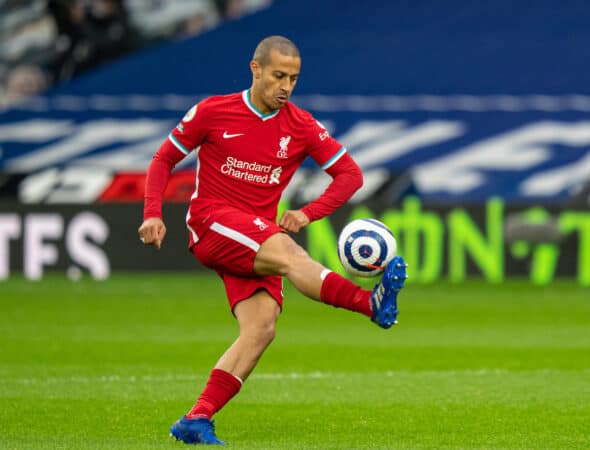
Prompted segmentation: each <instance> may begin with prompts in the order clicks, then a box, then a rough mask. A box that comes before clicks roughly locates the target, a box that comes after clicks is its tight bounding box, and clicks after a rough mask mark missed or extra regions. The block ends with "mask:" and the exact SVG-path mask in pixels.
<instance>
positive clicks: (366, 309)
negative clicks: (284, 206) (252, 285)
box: [254, 233, 407, 328]
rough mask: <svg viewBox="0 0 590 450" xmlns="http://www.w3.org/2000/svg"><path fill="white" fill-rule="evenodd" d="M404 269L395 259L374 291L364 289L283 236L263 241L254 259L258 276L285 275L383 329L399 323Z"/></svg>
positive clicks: (310, 294)
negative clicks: (399, 293) (398, 307)
mask: <svg viewBox="0 0 590 450" xmlns="http://www.w3.org/2000/svg"><path fill="white" fill-rule="evenodd" d="M398 265H399V267H398ZM405 268H406V264H405V263H404V261H403V259H402V258H401V257H396V259H394V261H392V263H390V264H389V265H388V267H387V269H386V270H385V272H384V274H383V278H382V280H381V281H380V282H379V283H378V284H377V285H376V286H375V288H374V289H373V290H372V291H369V290H365V289H362V288H361V287H359V286H357V285H356V284H354V283H352V282H351V281H350V280H348V279H346V278H344V277H342V276H340V275H339V274H337V273H334V272H332V271H330V270H328V269H326V268H325V267H324V266H322V265H321V264H320V263H318V262H317V261H314V260H313V259H312V258H311V257H310V256H309V255H308V253H307V252H306V251H305V250H304V249H303V248H302V247H301V246H299V245H298V244H297V243H296V242H295V241H294V240H293V239H292V238H291V237H289V236H288V235H287V234H284V233H277V234H274V235H273V236H271V237H269V238H268V239H267V240H266V241H264V242H263V243H262V245H261V246H260V250H259V251H258V253H257V255H256V258H255V260H254V270H255V272H256V273H258V274H261V275H271V274H272V275H282V276H284V277H286V278H287V279H288V280H289V281H290V282H291V283H292V284H293V286H295V288H296V289H297V290H299V291H300V292H301V293H303V294H304V295H306V296H307V297H309V298H311V299H314V300H319V301H321V302H323V303H326V304H329V305H332V306H335V307H339V308H345V309H348V310H350V311H356V312H359V313H361V314H364V315H366V316H367V317H370V318H371V320H373V322H375V323H376V324H377V325H379V326H381V327H382V328H389V327H391V326H392V325H393V324H394V323H395V322H396V318H397V314H398V309H397V293H398V292H399V290H400V289H401V288H402V287H403V283H404V281H405V279H406V278H407V275H406V271H405Z"/></svg>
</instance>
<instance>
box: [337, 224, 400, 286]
mask: <svg viewBox="0 0 590 450" xmlns="http://www.w3.org/2000/svg"><path fill="white" fill-rule="evenodd" d="M396 251H397V242H396V240H395V237H394V236H393V233H392V232H391V230H390V229H389V228H388V227H387V226H386V225H385V224H384V223H382V222H379V221H378V220H375V219H356V220H353V221H352V222H350V223H348V224H347V225H346V226H345V227H344V228H343V229H342V231H341V232H340V236H339V237H338V257H339V258H340V262H341V263H342V265H343V266H344V268H345V269H346V271H347V272H348V273H349V274H351V275H354V276H357V277H374V276H377V275H379V274H381V273H382V272H383V271H384V270H385V267H386V266H387V264H388V263H389V262H390V261H391V260H392V259H393V258H394V256H395V254H396Z"/></svg>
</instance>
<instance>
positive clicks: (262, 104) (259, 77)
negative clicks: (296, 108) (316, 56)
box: [250, 50, 301, 114]
mask: <svg viewBox="0 0 590 450" xmlns="http://www.w3.org/2000/svg"><path fill="white" fill-rule="evenodd" d="M250 67H251V69H252V74H253V76H254V78H253V80H254V81H253V83H252V90H251V93H252V98H251V100H252V102H253V103H254V106H256V107H257V108H258V109H259V110H260V112H262V113H263V114H268V113H269V112H271V111H274V110H276V109H279V108H280V107H281V106H283V105H284V104H285V103H287V101H288V100H289V97H290V96H291V93H292V92H293V89H294V88H295V84H296V83H297V77H298V76H299V71H300V70H301V58H298V57H295V56H286V55H283V54H281V53H280V52H279V51H278V50H271V52H270V55H269V62H268V64H266V65H264V66H261V65H259V64H258V63H257V62H256V61H252V62H251V63H250Z"/></svg>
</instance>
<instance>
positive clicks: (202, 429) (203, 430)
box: [170, 416, 225, 445]
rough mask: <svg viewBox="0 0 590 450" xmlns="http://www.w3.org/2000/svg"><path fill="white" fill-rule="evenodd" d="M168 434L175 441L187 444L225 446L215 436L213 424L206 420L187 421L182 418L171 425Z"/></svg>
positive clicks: (184, 417)
mask: <svg viewBox="0 0 590 450" xmlns="http://www.w3.org/2000/svg"><path fill="white" fill-rule="evenodd" d="M170 434H171V435H172V436H174V437H175V438H176V440H177V441H183V442H185V443H187V444H209V445H225V442H223V441H220V440H219V439H217V436H215V430H214V426H213V422H212V421H211V420H209V419H206V418H202V419H187V418H186V416H183V417H181V418H180V419H179V420H178V421H177V422H176V423H175V424H174V425H172V427H171V428H170Z"/></svg>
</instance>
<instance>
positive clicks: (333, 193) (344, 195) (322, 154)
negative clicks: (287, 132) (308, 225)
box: [301, 115, 363, 221]
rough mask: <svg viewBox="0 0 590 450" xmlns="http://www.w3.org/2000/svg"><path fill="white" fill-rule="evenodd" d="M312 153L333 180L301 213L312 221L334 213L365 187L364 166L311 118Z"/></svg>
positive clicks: (309, 146) (309, 126)
mask: <svg viewBox="0 0 590 450" xmlns="http://www.w3.org/2000/svg"><path fill="white" fill-rule="evenodd" d="M307 120H308V122H307V124H306V125H307V126H306V127H305V129H306V130H307V131H308V133H307V145H308V154H309V155H310V156H311V157H312V158H313V159H314V160H315V161H316V162H317V163H318V165H319V166H320V167H321V168H322V169H323V170H324V171H325V172H326V173H328V175H330V176H331V177H332V182H331V183H330V185H329V186H328V187H327V188H326V190H325V191H324V192H323V193H322V194H321V195H320V196H319V197H318V198H317V199H315V200H314V201H312V202H310V203H308V204H307V205H305V206H304V207H303V208H301V210H302V211H303V213H305V215H306V216H307V217H308V218H309V220H310V221H314V220H318V219H321V218H322V217H325V216H327V215H329V214H332V213H333V212H334V211H335V210H336V209H338V208H339V207H340V206H342V205H343V204H344V203H346V202H347V201H348V199H349V198H350V197H351V196H352V195H353V194H354V193H355V192H356V191H357V190H358V189H360V187H361V186H362V184H363V174H362V172H361V169H360V167H359V166H358V165H357V164H356V162H355V161H354V160H353V159H352V158H351V157H350V155H349V154H348V153H347V152H346V148H345V147H344V146H343V145H342V144H340V143H339V142H338V141H337V140H336V139H334V138H333V137H332V136H330V133H329V132H328V130H326V128H325V127H324V126H323V125H322V124H321V123H320V122H318V121H317V120H315V119H314V118H313V117H312V116H311V115H309V116H308V118H307Z"/></svg>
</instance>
